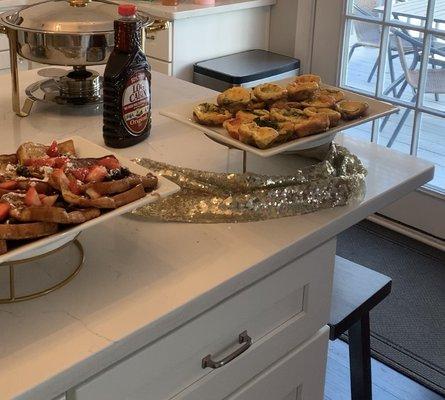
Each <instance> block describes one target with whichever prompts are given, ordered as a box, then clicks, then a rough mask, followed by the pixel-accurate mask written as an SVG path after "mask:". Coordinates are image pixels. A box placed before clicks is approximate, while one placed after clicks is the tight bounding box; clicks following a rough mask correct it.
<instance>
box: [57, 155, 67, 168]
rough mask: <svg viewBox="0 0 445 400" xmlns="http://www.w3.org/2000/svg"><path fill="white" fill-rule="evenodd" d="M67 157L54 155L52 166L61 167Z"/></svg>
mask: <svg viewBox="0 0 445 400" xmlns="http://www.w3.org/2000/svg"><path fill="white" fill-rule="evenodd" d="M68 160H69V158H68V157H56V158H54V167H55V168H63V167H64V166H65V164H66V163H67V162H68Z"/></svg>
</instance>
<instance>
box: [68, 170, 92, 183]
mask: <svg viewBox="0 0 445 400" xmlns="http://www.w3.org/2000/svg"><path fill="white" fill-rule="evenodd" d="M89 172H90V170H89V169H88V168H74V169H70V170H69V173H70V174H72V175H73V176H74V177H75V178H76V179H77V180H79V181H81V182H85V181H86V179H87V176H88V174H89Z"/></svg>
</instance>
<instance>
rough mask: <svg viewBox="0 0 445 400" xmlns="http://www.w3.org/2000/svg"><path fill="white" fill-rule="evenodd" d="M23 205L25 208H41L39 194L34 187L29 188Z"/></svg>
mask: <svg viewBox="0 0 445 400" xmlns="http://www.w3.org/2000/svg"><path fill="white" fill-rule="evenodd" d="M25 204H26V205H27V206H41V205H42V201H41V200H40V197H39V194H38V193H37V190H36V188H35V187H34V186H30V187H29V189H28V191H27V192H26V196H25Z"/></svg>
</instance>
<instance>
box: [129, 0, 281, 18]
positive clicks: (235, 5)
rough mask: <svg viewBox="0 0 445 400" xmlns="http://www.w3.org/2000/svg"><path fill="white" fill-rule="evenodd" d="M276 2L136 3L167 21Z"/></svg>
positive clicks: (234, 0) (266, 0)
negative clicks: (173, 4)
mask: <svg viewBox="0 0 445 400" xmlns="http://www.w3.org/2000/svg"><path fill="white" fill-rule="evenodd" d="M275 3H276V0H216V2H215V5H199V4H194V2H193V0H181V1H180V3H179V5H178V6H176V7H173V6H163V5H162V4H161V1H160V0H154V1H136V4H137V5H138V7H139V8H140V9H141V10H144V11H146V12H148V13H149V14H151V15H153V16H154V17H157V18H164V19H168V20H175V19H183V18H194V17H201V16H204V15H211V14H219V13H225V12H231V11H238V10H245V9H248V8H255V7H264V6H271V5H274V4H275Z"/></svg>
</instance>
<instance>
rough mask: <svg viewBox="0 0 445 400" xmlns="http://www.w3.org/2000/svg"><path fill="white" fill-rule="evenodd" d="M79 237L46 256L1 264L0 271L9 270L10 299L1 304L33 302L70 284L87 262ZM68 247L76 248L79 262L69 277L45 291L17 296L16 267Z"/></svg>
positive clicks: (6, 298) (42, 256)
mask: <svg viewBox="0 0 445 400" xmlns="http://www.w3.org/2000/svg"><path fill="white" fill-rule="evenodd" d="M77 237H78V236H76V237H75V238H74V239H73V240H72V241H70V242H67V243H65V244H64V245H63V246H61V247H59V248H57V249H54V250H51V251H49V252H47V253H45V254H41V255H39V256H35V257H29V258H25V259H23V260H17V261H7V262H5V263H3V264H0V269H2V268H8V270H9V297H4V298H0V304H7V303H18V302H20V301H26V300H32V299H35V298H37V297H41V296H44V295H46V294H48V293H51V292H53V291H55V290H57V289H59V288H61V287H63V286H65V285H66V284H67V283H69V282H70V281H71V280H72V279H73V278H74V277H75V276H76V275H77V274H78V273H79V271H80V270H81V268H82V266H83V264H84V262H85V253H84V250H83V247H82V245H81V244H80V242H79V240H78V239H77ZM68 246H74V248H75V249H76V250H77V253H78V259H79V261H77V262H76V264H75V266H74V269H73V270H72V272H71V273H70V274H69V275H68V276H67V277H65V278H64V279H63V280H61V281H59V282H58V283H56V284H54V285H52V286H50V287H47V288H45V289H42V290H39V291H36V292H32V293H29V294H25V295H17V293H16V285H15V283H16V282H15V267H16V266H18V265H23V264H27V263H31V262H33V261H37V260H40V259H42V258H45V257H48V256H49V255H51V254H55V253H58V252H60V251H61V250H63V249H65V248H67V247H68Z"/></svg>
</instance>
